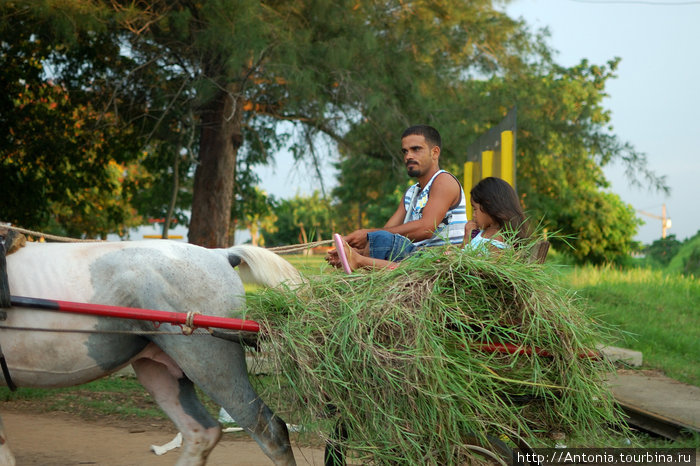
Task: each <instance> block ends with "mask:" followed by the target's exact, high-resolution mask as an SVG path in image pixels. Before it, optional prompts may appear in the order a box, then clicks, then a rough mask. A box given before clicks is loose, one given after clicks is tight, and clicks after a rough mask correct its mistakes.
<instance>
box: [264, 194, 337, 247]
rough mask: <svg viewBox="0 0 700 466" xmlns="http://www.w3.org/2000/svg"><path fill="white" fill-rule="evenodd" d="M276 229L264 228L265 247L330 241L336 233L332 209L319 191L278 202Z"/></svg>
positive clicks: (275, 209)
mask: <svg viewBox="0 0 700 466" xmlns="http://www.w3.org/2000/svg"><path fill="white" fill-rule="evenodd" d="M273 210H274V214H275V216H276V221H275V223H274V229H263V231H262V233H263V237H264V238H265V244H267V245H270V246H284V245H289V244H298V243H307V242H311V241H320V240H322V239H328V238H330V237H331V235H332V234H333V232H334V230H335V229H334V226H333V219H332V208H331V205H330V202H329V201H328V200H324V199H323V198H321V196H320V193H319V192H318V191H314V193H313V194H312V195H311V196H308V197H307V196H299V195H297V196H295V197H294V198H293V199H283V200H281V201H277V202H276V205H275V207H274V209H273Z"/></svg>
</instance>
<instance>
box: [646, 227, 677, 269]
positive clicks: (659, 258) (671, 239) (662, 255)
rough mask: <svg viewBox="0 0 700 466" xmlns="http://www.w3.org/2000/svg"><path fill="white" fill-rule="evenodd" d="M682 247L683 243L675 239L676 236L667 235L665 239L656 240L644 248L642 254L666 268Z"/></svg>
mask: <svg viewBox="0 0 700 466" xmlns="http://www.w3.org/2000/svg"><path fill="white" fill-rule="evenodd" d="M682 246H683V243H682V242H680V241H678V240H677V239H676V235H668V237H667V238H660V239H657V240H655V241H654V242H653V243H651V244H650V245H649V246H647V247H646V248H644V253H645V254H646V255H647V257H649V258H650V259H652V260H653V261H654V262H657V263H658V264H660V265H661V266H663V267H666V266H667V265H668V264H669V263H670V262H671V260H672V259H673V258H674V257H675V256H676V254H678V251H680V249H681V247H682Z"/></svg>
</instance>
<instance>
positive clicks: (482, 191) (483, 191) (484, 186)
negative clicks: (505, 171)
mask: <svg viewBox="0 0 700 466" xmlns="http://www.w3.org/2000/svg"><path fill="white" fill-rule="evenodd" d="M470 194H471V197H472V201H474V202H475V203H476V204H479V205H480V206H481V210H483V211H484V212H486V213H487V214H489V215H490V216H491V217H492V218H493V219H494V220H495V221H496V222H497V223H498V228H499V230H506V231H512V232H514V233H515V236H516V238H517V239H524V238H527V237H528V236H529V231H528V226H527V221H526V220H525V214H524V213H523V208H522V206H521V205H520V200H519V199H518V195H517V194H515V190H514V189H513V187H512V186H511V185H509V184H508V183H507V182H506V181H504V180H502V179H501V178H496V177H493V176H490V177H488V178H484V179H483V180H481V181H479V182H478V183H477V184H476V186H474V187H473V188H472V190H471V192H470Z"/></svg>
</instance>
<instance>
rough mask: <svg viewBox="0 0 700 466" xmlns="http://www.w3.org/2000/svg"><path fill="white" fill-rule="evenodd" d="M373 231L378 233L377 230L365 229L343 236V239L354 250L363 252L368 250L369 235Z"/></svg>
mask: <svg viewBox="0 0 700 466" xmlns="http://www.w3.org/2000/svg"><path fill="white" fill-rule="evenodd" d="M371 231H376V229H368V228H363V229H361V230H355V231H353V232H352V233H350V234H348V235H346V236H343V239H344V240H345V241H346V242H347V243H348V244H349V245H350V246H352V247H353V248H355V249H360V250H363V249H365V248H367V233H369V232H371Z"/></svg>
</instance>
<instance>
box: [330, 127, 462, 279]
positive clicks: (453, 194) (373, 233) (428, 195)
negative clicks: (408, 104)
mask: <svg viewBox="0 0 700 466" xmlns="http://www.w3.org/2000/svg"><path fill="white" fill-rule="evenodd" d="M441 148H442V140H441V138H440V133H438V131H437V130H436V129H435V128H433V127H431V126H427V125H417V126H411V127H410V128H408V129H406V130H405V131H404V132H403V134H402V135H401V151H402V153H403V157H404V163H405V164H406V170H407V172H408V175H409V176H411V177H413V178H416V179H417V181H418V182H417V183H416V184H415V185H413V186H411V187H410V188H409V189H408V191H406V194H405V195H404V199H403V202H401V203H400V204H399V206H398V207H397V209H396V212H394V214H393V215H392V216H391V218H389V220H388V221H387V222H386V224H385V225H384V227H382V228H374V229H361V230H356V231H353V232H352V233H350V234H348V235H346V236H344V237H343V240H344V241H346V242H347V243H348V244H349V245H350V246H351V247H353V248H354V249H355V250H356V251H355V252H356V253H358V254H360V255H362V256H369V257H372V258H375V259H380V260H387V261H400V260H402V259H404V258H405V257H406V256H408V255H409V254H410V253H411V252H413V251H414V250H415V249H416V248H419V247H427V246H438V245H443V244H445V240H448V241H449V242H450V243H453V244H460V243H461V242H462V240H463V239H464V225H465V224H466V223H467V215H466V198H465V196H464V190H463V189H462V186H461V184H460V183H459V181H457V178H455V177H454V175H452V174H451V173H448V172H446V171H445V170H440V164H439V161H440V151H441ZM326 260H327V261H328V262H329V263H330V264H331V265H334V266H338V265H339V263H340V261H339V258H338V254H337V251H336V250H333V251H331V252H330V253H329V255H328V256H327V258H326Z"/></svg>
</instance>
